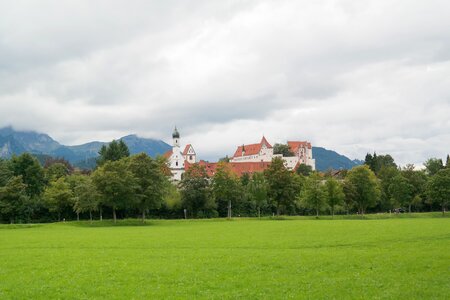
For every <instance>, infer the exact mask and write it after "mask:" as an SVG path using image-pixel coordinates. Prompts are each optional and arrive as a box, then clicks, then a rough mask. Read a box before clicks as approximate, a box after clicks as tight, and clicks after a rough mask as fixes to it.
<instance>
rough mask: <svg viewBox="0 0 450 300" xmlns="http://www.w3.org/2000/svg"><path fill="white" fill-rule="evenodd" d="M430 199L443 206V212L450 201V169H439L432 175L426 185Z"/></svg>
mask: <svg viewBox="0 0 450 300" xmlns="http://www.w3.org/2000/svg"><path fill="white" fill-rule="evenodd" d="M426 194H427V196H428V200H429V201H431V202H432V203H437V204H439V205H440V206H441V208H442V214H444V213H445V209H446V208H447V207H448V205H449V203H450V169H442V170H439V171H438V172H437V173H436V174H435V175H434V176H432V177H431V178H430V179H429V180H428V183H427V186H426Z"/></svg>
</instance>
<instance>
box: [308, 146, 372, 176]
mask: <svg viewBox="0 0 450 300" xmlns="http://www.w3.org/2000/svg"><path fill="white" fill-rule="evenodd" d="M312 152H313V158H315V159H316V169H317V170H318V171H326V170H328V169H334V170H340V169H351V168H353V167H354V166H358V165H362V164H363V163H364V161H361V160H357V159H355V160H351V159H350V158H348V157H347V156H344V155H341V154H339V153H337V152H335V151H333V150H328V149H325V148H322V147H313V149H312Z"/></svg>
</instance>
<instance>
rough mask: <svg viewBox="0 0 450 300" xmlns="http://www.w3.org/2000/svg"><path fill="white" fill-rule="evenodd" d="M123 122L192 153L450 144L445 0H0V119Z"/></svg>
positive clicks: (94, 136)
mask: <svg viewBox="0 0 450 300" xmlns="http://www.w3.org/2000/svg"><path fill="white" fill-rule="evenodd" d="M8 125H12V126H13V127H14V128H16V129H19V130H35V131H39V132H44V133H47V134H49V135H50V136H52V137H53V138H54V139H56V140H58V141H59V142H61V143H63V144H66V145H75V144H81V143H85V142H89V141H93V140H101V141H109V140H111V139H113V138H116V139H117V138H120V137H121V136H124V135H128V134H138V135H139V136H142V137H149V138H157V139H162V140H164V141H166V142H168V143H171V133H172V131H173V128H174V126H175V125H176V126H177V127H178V129H179V131H180V133H181V139H182V140H181V142H182V143H183V144H184V143H192V144H193V146H194V148H195V150H196V152H197V154H198V155H199V157H200V158H203V159H209V160H214V159H217V158H219V157H223V156H225V155H232V154H233V153H234V150H235V148H236V146H237V145H242V144H243V143H246V144H249V143H256V142H259V141H260V139H261V137H262V136H263V135H265V136H266V137H267V139H268V140H269V142H271V143H277V142H278V143H285V142H286V141H287V140H307V141H310V142H311V143H312V144H313V146H321V147H325V148H327V149H332V150H335V151H337V152H339V153H341V154H344V155H346V156H348V157H350V158H351V159H354V158H358V159H364V157H365V154H366V153H367V152H374V151H376V152H377V153H379V154H386V153H389V154H391V155H392V156H393V157H394V159H395V160H396V162H397V163H398V164H400V165H405V164H407V163H414V164H416V165H421V164H422V163H423V162H424V161H425V160H426V159H427V158H430V157H438V158H445V156H446V155H447V153H450V1H448V0H427V1H425V0H423V1H419V0H417V1H416V0H358V1H354V0H314V1H302V0H298V1H284V0H274V1H265V0H263V1H246V0H240V1H237V0H228V1H226V0H220V1H219V0H218V1H212V0H205V1H202V0H196V1H185V0H165V1H148V0H145V1H144V0H142V1H140V0H127V1H116V0H67V1H58V0H54V1H49V0H40V1H34V0H30V1H23V0H14V1H7V0H0V127H3V126H8Z"/></svg>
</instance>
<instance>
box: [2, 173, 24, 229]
mask: <svg viewBox="0 0 450 300" xmlns="http://www.w3.org/2000/svg"><path fill="white" fill-rule="evenodd" d="M27 200H28V196H27V194H26V185H25V184H24V183H23V182H22V177H21V176H13V177H11V178H10V179H9V180H8V182H7V183H6V185H5V186H2V187H0V216H1V217H2V219H7V220H9V221H10V222H11V224H12V223H14V221H15V219H16V217H17V216H18V215H19V214H20V213H21V212H22V210H23V208H24V205H25V204H26V202H27Z"/></svg>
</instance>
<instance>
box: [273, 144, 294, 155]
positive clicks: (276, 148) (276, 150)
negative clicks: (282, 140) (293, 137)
mask: <svg viewBox="0 0 450 300" xmlns="http://www.w3.org/2000/svg"><path fill="white" fill-rule="evenodd" d="M273 154H281V155H283V156H286V157H288V156H295V154H294V152H292V151H291V147H289V145H286V144H275V145H273Z"/></svg>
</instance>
